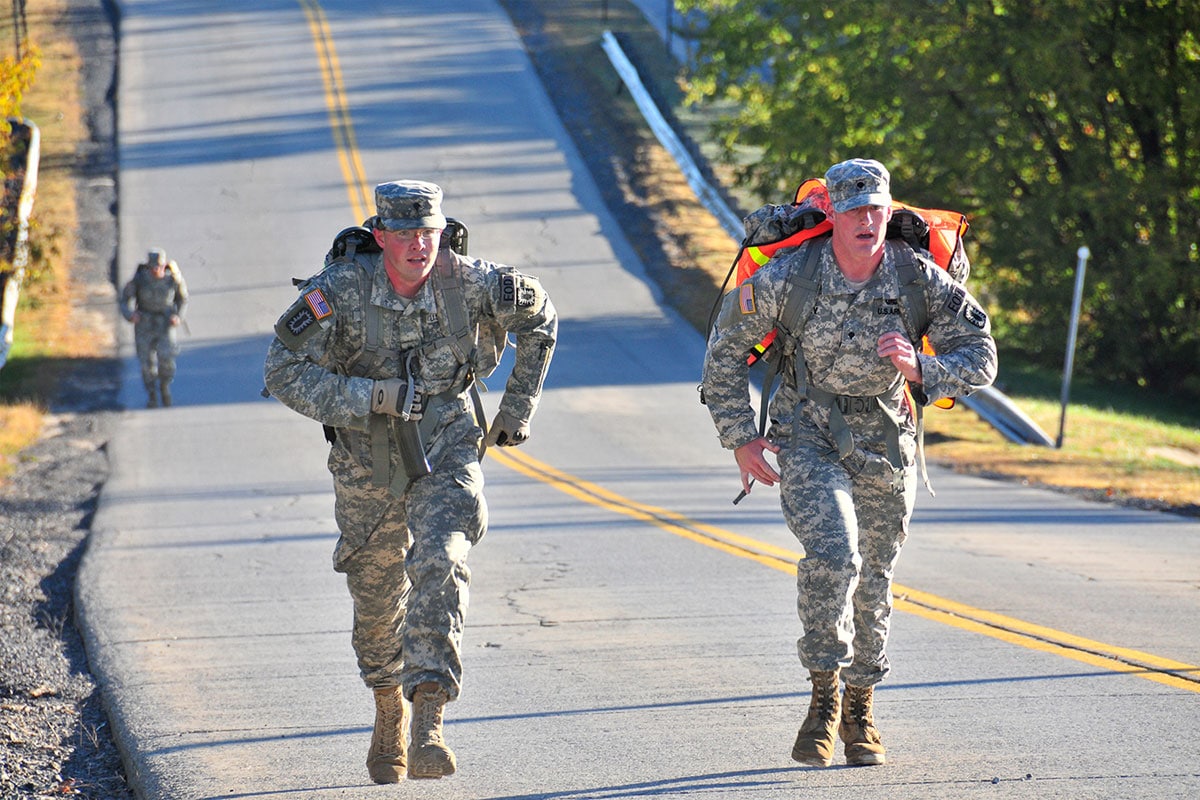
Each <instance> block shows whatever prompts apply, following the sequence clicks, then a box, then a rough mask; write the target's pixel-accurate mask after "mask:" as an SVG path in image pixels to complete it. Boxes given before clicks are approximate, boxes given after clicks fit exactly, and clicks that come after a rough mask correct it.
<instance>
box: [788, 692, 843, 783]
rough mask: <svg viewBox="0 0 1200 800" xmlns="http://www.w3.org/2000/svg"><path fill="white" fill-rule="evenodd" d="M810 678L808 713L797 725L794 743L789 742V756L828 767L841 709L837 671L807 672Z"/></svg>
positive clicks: (830, 762)
mask: <svg viewBox="0 0 1200 800" xmlns="http://www.w3.org/2000/svg"><path fill="white" fill-rule="evenodd" d="M809 680H811V681H812V698H811V699H810V700H809V703H808V716H806V717H805V718H804V722H803V723H802V724H801V725H800V732H799V733H797V734H796V743H795V744H794V745H792V759H793V760H795V761H799V762H800V763H801V764H807V765H808V766H810V767H828V766H829V765H830V764H832V763H833V747H834V743H835V741H836V739H837V728H838V712H839V711H840V710H841V698H840V696H839V693H838V674H837V670H834V671H833V672H812V673H809Z"/></svg>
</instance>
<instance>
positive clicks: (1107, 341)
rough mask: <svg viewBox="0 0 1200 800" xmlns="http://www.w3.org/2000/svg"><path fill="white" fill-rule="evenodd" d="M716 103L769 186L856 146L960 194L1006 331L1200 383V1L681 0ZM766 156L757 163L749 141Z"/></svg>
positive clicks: (1132, 376)
mask: <svg viewBox="0 0 1200 800" xmlns="http://www.w3.org/2000/svg"><path fill="white" fill-rule="evenodd" d="M678 6H679V8H680V10H681V11H684V12H685V13H686V12H692V14H691V16H690V17H689V18H690V19H693V20H697V19H698V20H701V24H697V25H695V28H696V30H695V33H694V35H695V37H696V44H697V47H696V51H695V52H696V57H695V59H694V63H693V64H692V65H691V68H690V71H689V80H690V86H689V91H690V97H691V99H693V100H695V101H700V102H707V101H714V100H721V101H727V102H728V101H732V103H731V105H732V107H733V108H734V109H736V110H735V111H733V112H731V113H729V114H728V115H726V116H725V117H723V118H722V119H721V120H720V121H719V122H718V123H717V126H716V128H715V132H716V134H717V138H718V140H719V141H720V142H721V143H722V145H723V147H724V150H725V154H726V156H727V158H728V160H729V161H730V163H741V164H743V166H742V167H741V168H740V172H739V175H740V178H741V179H742V180H743V181H744V182H745V183H746V184H747V186H749V187H750V188H752V189H753V190H754V191H756V192H757V193H758V194H760V195H762V196H765V197H772V198H778V197H780V196H782V195H786V194H787V193H788V192H789V191H790V190H791V189H793V188H794V186H795V184H797V183H798V182H799V180H800V179H802V178H804V177H808V176H810V175H820V174H822V173H823V172H824V170H825V169H826V168H827V167H828V166H829V164H831V163H833V162H835V161H838V160H841V159H843V158H848V157H855V156H863V157H872V158H877V159H879V160H880V161H883V162H884V163H885V164H887V165H888V166H889V168H890V169H891V170H892V175H893V191H894V192H895V193H896V194H897V196H899V197H901V198H902V199H904V200H906V201H907V202H911V203H915V204H918V205H932V206H940V207H951V208H961V209H962V210H964V211H965V212H966V213H967V214H968V217H969V218H970V220H971V223H972V234H971V236H970V239H971V240H972V242H973V249H972V256H973V259H972V260H973V263H974V265H975V269H974V271H973V272H972V276H973V277H972V287H973V288H974V289H975V290H976V291H978V292H980V293H981V294H982V295H983V297H984V298H985V299H986V300H987V301H988V302H989V305H991V306H992V310H993V312H994V313H993V317H994V320H995V322H996V330H997V334H998V337H999V338H1000V340H1001V344H1002V347H1004V348H1007V349H1010V350H1012V349H1019V350H1020V351H1021V352H1022V353H1023V355H1024V356H1025V357H1027V358H1028V359H1030V360H1031V361H1033V362H1035V363H1042V364H1044V365H1046V366H1059V365H1061V363H1062V356H1063V348H1064V345H1065V341H1066V332H1067V323H1068V316H1069V312H1070V306H1071V293H1072V290H1073V285H1074V267H1075V260H1076V258H1075V253H1076V250H1077V249H1078V247H1079V246H1081V245H1087V246H1088V247H1089V248H1090V250H1091V252H1092V260H1091V261H1090V262H1089V264H1088V273H1087V276H1088V279H1087V283H1086V286H1085V298H1084V304H1083V309H1084V317H1083V320H1082V322H1081V326H1080V336H1079V343H1078V349H1077V355H1076V364H1077V365H1078V368H1079V369H1080V370H1081V371H1085V372H1087V373H1088V374H1090V375H1093V376H1096V377H1101V378H1104V377H1107V378H1111V379H1115V380H1118V381H1121V382H1135V383H1138V384H1140V385H1144V386H1149V387H1153V388H1158V389H1162V390H1169V391H1177V390H1187V391H1189V393H1194V394H1195V395H1197V396H1200V374H1197V373H1198V370H1197V365H1200V245H1198V243H1200V176H1198V175H1197V167H1198V166H1200V165H1198V163H1197V161H1198V158H1200V142H1198V140H1197V135H1198V134H1197V132H1198V130H1200V43H1198V39H1197V36H1198V32H1200V0H1023V2H1020V3H1017V2H1006V0H838V2H807V1H806V0H780V1H778V2H762V0H758V1H757V2H751V1H750V0H678ZM747 150H750V151H751V152H754V153H756V154H757V158H756V159H755V160H753V161H752V162H750V163H746V158H745V152H746V151H747Z"/></svg>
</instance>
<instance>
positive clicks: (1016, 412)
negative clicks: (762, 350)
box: [601, 31, 1054, 447]
mask: <svg viewBox="0 0 1200 800" xmlns="http://www.w3.org/2000/svg"><path fill="white" fill-rule="evenodd" d="M601 46H602V47H603V48H604V52H605V53H607V54H608V59H609V61H611V62H612V65H613V68H614V69H616V71H617V74H618V75H619V76H620V77H621V81H622V82H623V83H624V84H625V88H627V89H628V90H629V94H630V95H631V96H632V97H633V101H634V102H635V103H637V107H638V109H639V110H640V111H641V112H642V116H643V117H644V118H645V119H646V123H647V124H648V125H649V126H650V130H652V131H653V132H654V136H655V138H657V139H658V141H659V143H660V144H662V146H663V147H664V148H666V150H667V152H669V153H670V154H671V157H672V158H674V159H675V163H676V164H678V165H679V169H680V171H682V173H683V175H684V177H685V178H686V179H687V182H688V186H690V187H691V188H692V191H693V192H695V193H696V197H697V198H698V199H699V200H700V202H701V203H702V204H703V205H704V207H705V208H707V209H708V210H709V211H710V212H711V213H712V215H713V216H714V217H716V218H717V221H718V222H720V224H721V227H723V228H724V229H725V231H726V232H727V233H728V234H729V235H730V237H732V239H733V242H734V246H735V247H736V245H737V243H738V242H740V241H741V240H742V236H743V235H744V228H743V226H742V220H741V218H740V217H739V216H738V215H737V214H735V213H734V212H733V210H732V209H730V208H729V205H728V204H727V203H726V202H725V200H724V199H723V198H722V197H721V194H720V192H718V191H717V190H716V189H714V188H713V187H712V186H711V185H710V184H709V183H708V181H707V180H706V179H705V178H704V174H703V172H701V170H700V167H699V166H698V165H697V164H696V161H695V159H693V158H692V155H691V153H690V152H688V149H687V148H686V147H684V146H683V142H682V141H681V140H680V139H679V135H678V134H677V133H676V132H675V129H674V128H672V127H671V125H670V123H668V122H667V120H666V117H664V116H663V114H662V111H660V110H659V108H658V104H656V103H655V102H654V98H652V97H651V96H650V93H649V92H648V91H646V87H645V85H644V84H643V83H642V78H641V76H640V75H639V74H638V71H637V68H635V67H634V66H633V62H631V61H630V60H629V57H628V56H627V55H625V51H624V50H623V49H622V48H621V44H620V42H618V41H617V37H615V36H614V35H613V34H612V32H611V31H605V32H604V35H603V37H602V38H601ZM958 402H960V403H962V404H963V405H964V406H966V407H967V408H968V409H970V410H971V411H973V412H975V413H976V414H978V415H979V417H980V418H981V419H983V420H984V421H985V422H987V423H988V424H989V425H991V426H992V427H993V428H995V429H996V430H998V431H999V432H1000V433H1001V434H1002V435H1003V436H1004V437H1005V438H1006V439H1008V440H1009V441H1011V442H1015V443H1017V444H1037V445H1043V446H1045V447H1053V446H1054V440H1053V439H1051V438H1050V436H1049V435H1048V434H1047V433H1046V432H1045V431H1043V430H1042V429H1041V428H1040V427H1038V424H1037V423H1036V422H1034V421H1033V420H1032V419H1030V418H1029V416H1028V415H1027V414H1025V413H1024V412H1023V411H1021V409H1019V408H1017V406H1016V404H1015V403H1013V401H1012V400H1010V399H1009V398H1008V397H1006V396H1005V395H1004V393H1003V392H1001V391H1000V390H999V389H996V388H994V387H990V386H989V387H988V388H986V389H982V390H980V391H978V392H976V393H975V394H973V395H972V396H970V397H963V398H960V399H959V401H958Z"/></svg>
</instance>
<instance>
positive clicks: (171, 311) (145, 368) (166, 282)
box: [120, 249, 188, 408]
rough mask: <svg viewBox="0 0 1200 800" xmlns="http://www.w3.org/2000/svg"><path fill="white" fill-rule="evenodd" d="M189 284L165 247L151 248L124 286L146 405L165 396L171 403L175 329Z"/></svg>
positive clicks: (126, 314) (176, 350) (123, 300)
mask: <svg viewBox="0 0 1200 800" xmlns="http://www.w3.org/2000/svg"><path fill="white" fill-rule="evenodd" d="M187 301H188V291H187V284H186V283H185V282H184V280H183V274H182V273H181V272H180V271H179V265H178V264H176V263H175V262H174V261H168V260H167V254H166V253H165V252H164V251H162V250H158V249H155V250H151V251H150V253H149V255H148V256H147V257H146V263H145V264H139V265H138V268H137V271H136V272H134V274H133V277H132V278H131V279H130V280H129V282H128V283H127V284H125V288H124V289H122V290H121V300H120V303H121V316H123V317H124V318H125V319H126V320H128V321H129V322H132V323H133V340H134V344H135V346H136V348H137V356H138V363H139V364H140V365H141V368H142V383H143V384H144V385H145V387H146V395H147V398H148V399H147V400H146V408H157V407H158V404H159V402H160V400H161V402H162V404H163V405H164V406H169V405H171V381H172V380H174V378H175V357H176V356H177V355H179V344H178V342H176V339H175V329H176V328H178V327H179V323H180V322H181V321H182V319H183V311H184V309H185V308H186V307H187Z"/></svg>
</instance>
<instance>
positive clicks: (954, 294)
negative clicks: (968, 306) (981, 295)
mask: <svg viewBox="0 0 1200 800" xmlns="http://www.w3.org/2000/svg"><path fill="white" fill-rule="evenodd" d="M966 299H967V293H966V290H964V289H963V288H962V287H961V286H955V287H954V288H953V289H951V290H950V296H949V297H947V298H946V308H948V309H950V313H951V314H957V313H958V312H959V311H960V310H962V307H963V301H964V300H966Z"/></svg>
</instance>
